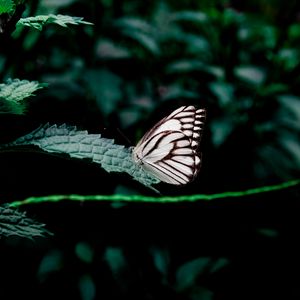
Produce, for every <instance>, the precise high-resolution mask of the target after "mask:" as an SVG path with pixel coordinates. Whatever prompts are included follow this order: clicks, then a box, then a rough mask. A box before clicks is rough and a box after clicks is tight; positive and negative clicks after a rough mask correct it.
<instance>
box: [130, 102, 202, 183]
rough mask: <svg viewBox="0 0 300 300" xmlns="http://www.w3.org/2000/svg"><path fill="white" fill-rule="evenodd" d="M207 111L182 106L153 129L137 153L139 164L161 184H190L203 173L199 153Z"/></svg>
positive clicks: (136, 158)
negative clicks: (199, 172) (199, 173)
mask: <svg viewBox="0 0 300 300" xmlns="http://www.w3.org/2000/svg"><path fill="white" fill-rule="evenodd" d="M204 119H205V110H204V109H198V110H196V109H195V107H194V106H182V107H180V108H178V109H177V110H175V111H174V112H172V113H171V114H170V115H169V116H167V117H166V118H164V119H162V120H161V121H160V122H158V123H157V124H156V125H155V126H154V127H153V128H152V129H151V130H149V131H148V132H147V133H146V134H145V135H144V136H143V138H142V139H141V141H140V142H139V143H138V144H137V146H136V147H135V148H134V150H133V158H134V160H135V161H136V162H137V163H138V164H142V167H143V168H144V169H145V170H146V171H147V172H149V173H151V174H153V175H154V176H155V177H157V178H158V179H160V180H161V181H164V182H167V183H170V184H177V185H181V184H186V183H188V182H190V181H191V180H193V178H194V177H195V176H196V174H197V173H198V171H199V168H200V163H201V158H200V154H199V153H198V151H197V148H198V145H199V142H200V136H201V131H202V126H203V123H204Z"/></svg>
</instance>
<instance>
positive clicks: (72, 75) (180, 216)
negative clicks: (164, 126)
mask: <svg viewBox="0 0 300 300" xmlns="http://www.w3.org/2000/svg"><path fill="white" fill-rule="evenodd" d="M25 5H26V6H25V7H26V10H25V12H24V13H23V17H25V16H35V15H39V14H49V13H54V14H66V15H72V16H80V17H84V20H86V21H89V22H92V23H93V24H94V25H93V26H88V25H78V26H69V28H63V27H59V26H57V25H53V24H52V25H46V26H45V28H44V30H43V31H41V32H39V31H37V30H34V29H29V28H25V29H23V30H21V31H18V32H15V33H14V34H13V35H10V34H9V35H8V36H6V37H5V38H4V37H3V36H2V37H1V39H0V78H1V82H3V81H5V80H6V79H7V78H20V79H27V80H38V81H40V82H47V83H49V86H48V87H47V88H46V89H43V90H39V91H37V92H36V93H35V94H36V96H35V97H32V98H31V99H30V102H29V107H28V109H27V112H26V113H25V114H23V115H12V114H1V115H0V141H1V142H2V143H6V142H9V141H13V140H14V139H15V138H17V137H19V136H22V135H25V134H27V133H28V132H30V131H31V130H33V129H35V128H37V127H38V126H39V125H40V124H45V123H47V122H50V124H62V123H67V124H70V125H76V126H78V128H80V129H85V130H88V131H89V132H91V133H101V134H102V135H103V136H105V137H107V138H114V139H115V142H116V143H118V144H125V145H126V146H131V145H134V144H135V143H136V142H137V141H138V140H139V139H140V138H141V136H142V135H143V133H145V132H146V131H147V130H148V129H149V128H150V127H151V126H152V125H153V124H154V123H155V122H157V121H158V120H160V118H162V117H164V116H166V115H167V114H169V113H170V112H172V111H173V110H174V109H176V108H177V107H179V106H180V105H195V106H197V107H205V108H206V109H207V124H206V127H205V132H204V135H203V139H202V142H201V150H202V152H203V165H202V169H201V172H200V174H199V176H198V177H197V179H196V180H195V181H194V182H193V183H191V184H189V185H187V186H185V187H180V188H178V187H174V186H170V185H167V184H160V185H159V187H158V188H159V189H160V191H161V192H162V194H164V195H173V196H176V195H187V194H191V195H192V194H206V193H208V194H214V193H221V192H226V191H238V190H244V189H250V188H254V187H261V186H264V185H270V184H277V183H280V182H282V181H286V180H289V179H293V178H299V165H300V145H299V129H300V126H299V125H300V109H299V107H300V106H299V103H300V102H299V99H300V98H299V95H300V88H299V87H300V84H299V83H300V75H299V74H300V73H299V70H300V67H299V61H300V49H299V41H300V23H299V13H300V4H299V3H298V1H280V0H276V1H275V0H272V1H270V0H269V1H266V0H265V1H216V0H215V1H191V0H181V1H176V2H175V1H171V0H168V1H167V0H164V1H129V0H126V1H117V0H94V1H79V0H78V1H76V0H68V1H67V0H66V1H54V0H48V1H46V0H43V1H32V2H28V3H25ZM129 141H130V142H129ZM0 166H1V172H0V174H1V175H0V182H1V189H0V201H1V203H7V202H12V201H14V200H22V199H24V198H26V197H29V196H41V195H51V194H76V193H78V194H83V195H89V194H107V195H110V194H114V193H121V194H144V195H153V192H152V191H151V190H148V189H147V188H145V187H143V186H141V185H140V184H139V183H137V182H133V181H132V180H131V178H129V176H127V175H123V174H114V173H112V174H111V173H110V174H108V173H106V172H105V171H103V170H101V168H100V167H99V166H98V165H95V164H92V163H91V162H89V161H85V160H75V159H70V158H68V157H66V156H65V155H49V154H48V153H43V152H42V151H40V150H38V149H35V148H33V147H19V148H14V149H10V150H9V151H8V150H5V151H2V152H1V153H0ZM299 208H300V207H299V188H297V187H294V188H290V189H286V190H281V191H276V192H272V193H271V192H270V193H264V194H258V195H252V196H248V197H242V198H235V199H233V198H231V199H230V198H227V199H226V198H225V199H220V200H214V201H211V202H198V203H184V202H183V203H181V204H160V203H156V204H139V203H132V204H126V205H111V204H108V203H100V202H99V203H88V202H84V203H83V202H82V203H76V202H71V201H67V200H66V201H63V202H58V203H52V204H49V203H48V204H46V203H41V204H36V205H31V206H30V205H28V206H24V207H22V208H20V209H21V210H25V211H26V212H27V215H28V216H29V217H32V218H34V219H36V220H38V221H40V222H42V223H45V224H46V227H47V229H49V230H50V231H52V232H53V233H54V236H51V237H47V238H38V239H34V240H28V239H22V238H17V237H9V238H5V237H1V239H0V255H1V256H0V257H1V263H0V274H1V278H2V279H1V280H0V299H1V300H2V299H15V298H17V297H18V295H19V294H20V293H21V295H22V297H23V298H29V299H66V298H68V299H83V300H90V299H125V298H126V299H139V300H141V299H192V300H194V299H197V300H198V299H200V300H210V299H243V300H244V299H276V298H278V299H279V298H280V299H299V298H300V286H299V282H298V278H297V275H294V273H296V274H297V273H298V272H299V269H300V258H299V250H300V248H299V246H298V242H299V241H298V235H299V228H300V223H299Z"/></svg>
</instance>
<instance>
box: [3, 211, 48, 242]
mask: <svg viewBox="0 0 300 300" xmlns="http://www.w3.org/2000/svg"><path fill="white" fill-rule="evenodd" d="M49 234H50V233H49V231H48V230H46V229H45V225H44V224H41V223H38V222H36V221H34V220H32V219H30V218H28V217H27V216H26V213H25V212H20V211H18V210H16V209H12V208H8V207H7V206H4V205H2V206H0V237H1V236H6V237H8V236H19V237H25V238H30V239H32V238H35V237H43V236H45V235H49Z"/></svg>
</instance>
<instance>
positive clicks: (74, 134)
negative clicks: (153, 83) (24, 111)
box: [3, 124, 160, 191]
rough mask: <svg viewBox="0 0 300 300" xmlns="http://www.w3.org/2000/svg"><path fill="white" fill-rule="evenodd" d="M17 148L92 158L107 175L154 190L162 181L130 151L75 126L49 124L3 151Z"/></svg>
mask: <svg viewBox="0 0 300 300" xmlns="http://www.w3.org/2000/svg"><path fill="white" fill-rule="evenodd" d="M18 145H36V146H38V147H40V148H41V149H43V150H44V151H47V152H56V153H67V154H69V155H70V156H71V157H75V158H81V159H82V158H90V159H92V160H93V162H95V163H98V164H100V165H101V167H102V168H103V169H104V170H106V171H107V172H126V173H128V174H129V175H131V176H132V177H133V178H134V179H135V180H137V181H139V182H140V183H142V184H144V185H145V186H147V187H149V188H151V189H153V190H155V189H154V188H153V187H152V185H153V184H156V183H158V182H159V181H160V180H159V179H157V178H154V177H152V176H151V175H150V174H148V173H147V172H146V171H144V170H143V169H142V168H141V166H139V165H138V164H136V163H135V162H134V161H133V159H132V150H131V149H130V148H125V146H122V145H117V144H114V140H111V139H106V138H101V135H100V134H88V132H87V131H79V130H77V129H76V127H73V126H66V125H65V124H64V125H61V126H59V127H58V126H56V125H53V126H49V125H48V124H47V125H45V126H42V127H40V128H38V129H36V130H34V131H33V132H31V133H29V134H27V135H26V136H23V137H20V138H18V139H17V140H16V141H14V142H12V143H10V144H7V145H4V146H3V147H11V146H18ZM155 191H156V190H155Z"/></svg>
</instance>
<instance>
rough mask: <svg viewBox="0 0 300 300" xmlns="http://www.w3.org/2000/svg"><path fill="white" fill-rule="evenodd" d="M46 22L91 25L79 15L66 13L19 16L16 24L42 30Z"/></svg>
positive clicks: (62, 24) (64, 24)
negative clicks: (73, 15) (74, 15)
mask: <svg viewBox="0 0 300 300" xmlns="http://www.w3.org/2000/svg"><path fill="white" fill-rule="evenodd" d="M46 24H57V25H60V26H62V27H68V25H79V24H84V25H93V24H92V23H90V22H86V21H83V18H81V17H72V16H67V15H53V14H50V15H39V16H35V17H28V18H21V19H20V20H19V21H18V22H17V24H16V26H17V27H20V26H27V27H31V28H35V29H37V30H42V29H43V27H44V25H46Z"/></svg>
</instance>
